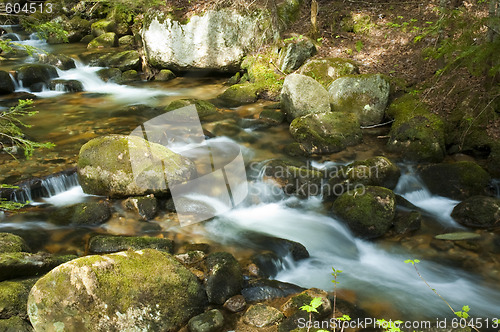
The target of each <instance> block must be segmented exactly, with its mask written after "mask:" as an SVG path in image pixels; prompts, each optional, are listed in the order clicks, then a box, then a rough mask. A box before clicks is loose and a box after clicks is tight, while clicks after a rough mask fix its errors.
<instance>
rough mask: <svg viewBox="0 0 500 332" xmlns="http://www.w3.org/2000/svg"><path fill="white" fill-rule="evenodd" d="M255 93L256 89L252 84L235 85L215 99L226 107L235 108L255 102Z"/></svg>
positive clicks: (256, 96) (256, 97)
mask: <svg viewBox="0 0 500 332" xmlns="http://www.w3.org/2000/svg"><path fill="white" fill-rule="evenodd" d="M257 92H258V88H257V87H256V86H255V85H253V84H250V83H245V84H235V85H232V86H230V87H229V88H227V89H226V91H224V92H223V93H221V94H220V95H219V96H218V97H217V98H218V99H219V100H220V101H221V103H222V104H223V105H224V106H226V107H237V106H241V105H245V104H251V103H254V102H256V101H257V99H258V95H257Z"/></svg>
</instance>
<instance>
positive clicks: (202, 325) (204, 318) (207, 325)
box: [188, 309, 224, 332]
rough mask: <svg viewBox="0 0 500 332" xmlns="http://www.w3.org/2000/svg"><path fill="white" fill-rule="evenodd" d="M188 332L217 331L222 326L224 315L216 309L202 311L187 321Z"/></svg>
mask: <svg viewBox="0 0 500 332" xmlns="http://www.w3.org/2000/svg"><path fill="white" fill-rule="evenodd" d="M188 326H189V331H190V332H218V331H222V327H223V326H224V316H222V313H221V312H220V311H219V310H217V309H212V310H210V311H207V312H204V313H202V314H201V315H198V316H195V317H193V318H191V319H190V320H189V322H188Z"/></svg>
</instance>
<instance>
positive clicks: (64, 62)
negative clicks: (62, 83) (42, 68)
mask: <svg viewBox="0 0 500 332" xmlns="http://www.w3.org/2000/svg"><path fill="white" fill-rule="evenodd" d="M38 61H39V62H41V63H46V64H49V65H51V66H55V67H57V68H59V69H61V70H68V69H72V68H76V64H75V60H73V59H72V58H71V57H69V56H67V55H64V54H46V53H42V54H39V55H38Z"/></svg>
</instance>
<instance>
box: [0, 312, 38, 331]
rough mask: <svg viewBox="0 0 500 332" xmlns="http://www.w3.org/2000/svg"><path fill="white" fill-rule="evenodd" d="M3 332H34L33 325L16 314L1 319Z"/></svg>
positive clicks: (0, 328)
mask: <svg viewBox="0 0 500 332" xmlns="http://www.w3.org/2000/svg"><path fill="white" fill-rule="evenodd" d="M0 331H2V332H33V328H32V327H31V325H30V324H29V323H28V322H27V321H25V320H24V319H22V318H21V317H18V316H14V317H11V318H9V319H0Z"/></svg>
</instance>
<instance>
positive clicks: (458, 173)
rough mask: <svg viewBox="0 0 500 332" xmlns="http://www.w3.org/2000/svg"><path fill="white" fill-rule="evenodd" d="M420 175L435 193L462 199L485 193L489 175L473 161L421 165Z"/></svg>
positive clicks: (489, 178)
mask: <svg viewBox="0 0 500 332" xmlns="http://www.w3.org/2000/svg"><path fill="white" fill-rule="evenodd" d="M420 177H421V178H422V180H423V181H424V183H425V185H426V186H427V188H429V190H430V191H431V192H432V193H433V194H435V195H440V196H445V197H450V198H453V199H456V200H463V199H466V198H467V197H470V196H474V195H486V194H487V190H488V185H489V183H490V180H491V177H490V175H489V174H488V173H487V172H486V171H485V170H484V169H483V168H482V167H481V166H479V165H478V164H476V163H475V162H473V161H459V162H455V163H450V164H434V165H428V166H423V167H421V169H420Z"/></svg>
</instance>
